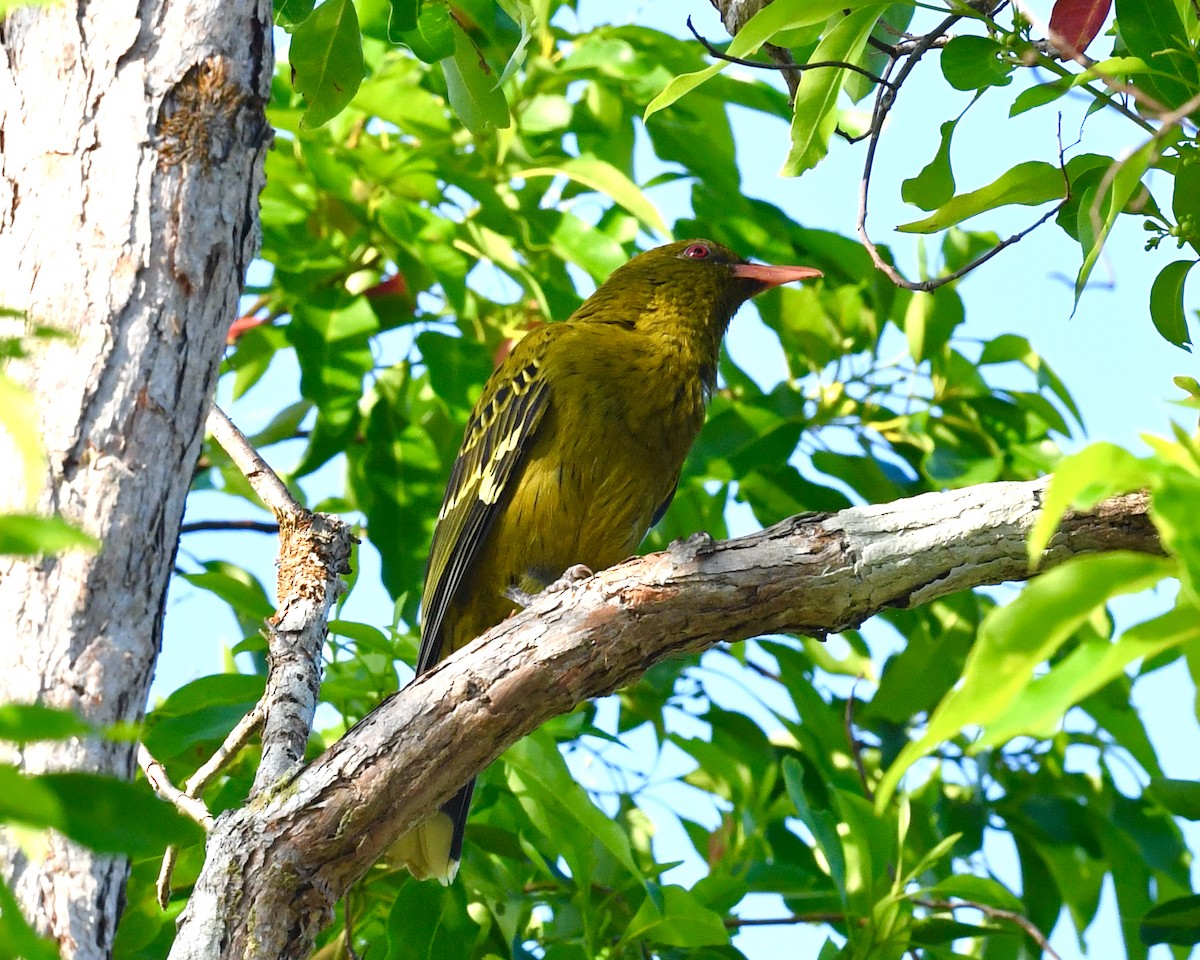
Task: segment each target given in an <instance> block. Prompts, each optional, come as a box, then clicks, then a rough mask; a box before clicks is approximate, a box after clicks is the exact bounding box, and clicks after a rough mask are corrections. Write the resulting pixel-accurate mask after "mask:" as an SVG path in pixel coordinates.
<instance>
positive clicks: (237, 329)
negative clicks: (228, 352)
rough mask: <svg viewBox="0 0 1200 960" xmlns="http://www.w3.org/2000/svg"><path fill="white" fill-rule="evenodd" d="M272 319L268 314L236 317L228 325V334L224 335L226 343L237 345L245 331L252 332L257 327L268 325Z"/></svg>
mask: <svg viewBox="0 0 1200 960" xmlns="http://www.w3.org/2000/svg"><path fill="white" fill-rule="evenodd" d="M271 319H272V317H271V315H270V314H269V313H264V314H257V315H256V314H247V315H246V316H244V317H238V318H237V319H236V320H234V321H233V323H231V324H230V325H229V332H228V333H227V334H225V342H226V343H237V340H238V337H240V336H241V335H242V334H243V333H245V332H246V331H247V330H253V329H254V328H255V327H257V326H261V325H262V324H264V323H268V322H269V321H270V320H271Z"/></svg>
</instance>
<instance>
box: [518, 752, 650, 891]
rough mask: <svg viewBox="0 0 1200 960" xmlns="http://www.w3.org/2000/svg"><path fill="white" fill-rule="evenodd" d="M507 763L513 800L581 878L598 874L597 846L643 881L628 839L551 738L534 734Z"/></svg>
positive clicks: (577, 876)
mask: <svg viewBox="0 0 1200 960" xmlns="http://www.w3.org/2000/svg"><path fill="white" fill-rule="evenodd" d="M504 764H505V769H506V771H507V774H508V785H509V789H510V790H511V791H512V793H513V796H515V797H516V798H517V800H518V801H520V803H521V806H522V807H524V809H525V812H526V813H527V814H528V816H529V818H530V819H531V820H532V821H533V823H534V825H535V826H537V828H538V829H539V830H541V831H542V832H543V833H544V834H545V835H546V836H547V837H552V838H555V839H556V840H559V841H560V842H561V843H562V844H563V848H564V857H565V858H566V859H567V862H568V864H569V865H570V867H571V870H572V872H573V873H574V874H575V876H576V878H577V879H578V878H579V877H580V876H581V875H588V874H590V872H591V870H592V867H593V864H592V862H591V861H592V859H593V858H594V856H595V854H594V853H593V852H592V843H593V841H595V842H598V843H599V844H600V845H601V846H602V847H604V849H606V850H607V851H608V852H609V854H611V855H612V857H613V859H615V860H616V861H617V863H618V864H620V865H621V866H622V867H624V868H625V870H626V871H627V872H628V873H629V875H630V877H632V878H635V879H636V880H638V881H639V882H643V878H642V872H641V870H640V869H639V868H638V865H637V863H636V862H635V861H634V859H633V851H632V849H631V848H630V845H629V837H628V835H627V834H626V833H625V831H624V830H622V829H621V825H620V824H619V823H617V822H616V821H614V820H612V819H611V818H609V817H608V816H607V815H606V814H605V813H603V812H602V811H601V810H600V809H599V808H598V807H597V806H596V805H595V804H594V803H592V801H591V799H590V798H589V797H588V795H587V793H586V791H585V790H584V789H583V788H582V787H581V786H580V785H579V784H578V783H576V782H575V781H574V780H573V779H572V778H571V775H570V773H569V772H568V771H567V766H566V764H565V763H564V762H563V759H562V755H561V754H560V753H559V752H558V747H557V746H556V745H555V743H554V741H553V740H552V739H550V737H549V736H548V735H547V734H546V733H544V732H543V731H539V732H537V733H533V734H531V735H530V736H528V737H526V738H525V739H524V740H521V741H519V742H518V743H517V744H515V745H514V746H512V747H509V748H508V750H507V751H505V753H504ZM568 852H571V854H572V855H569V856H568Z"/></svg>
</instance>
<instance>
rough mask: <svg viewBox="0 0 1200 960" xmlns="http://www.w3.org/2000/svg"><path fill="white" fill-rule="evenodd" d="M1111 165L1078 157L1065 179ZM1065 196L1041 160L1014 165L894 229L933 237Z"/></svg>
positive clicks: (1057, 175)
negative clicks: (1002, 210) (1008, 209)
mask: <svg viewBox="0 0 1200 960" xmlns="http://www.w3.org/2000/svg"><path fill="white" fill-rule="evenodd" d="M1108 163H1111V160H1110V159H1109V158H1108V157H1102V156H1099V155H1097V154H1081V155H1080V156H1078V157H1072V158H1071V159H1070V160H1069V161H1067V176H1068V177H1069V178H1070V179H1071V182H1072V183H1073V182H1074V181H1075V178H1076V177H1077V176H1079V175H1080V174H1081V173H1083V172H1084V171H1085V170H1088V169H1091V168H1093V167H1098V166H1101V165H1103V164H1108ZM1065 192H1066V181H1065V180H1064V179H1063V172H1062V170H1060V169H1059V168H1058V167H1056V166H1054V165H1053V164H1049V163H1045V162H1043V161H1041V160H1029V161H1026V162H1025V163H1018V164H1017V165H1016V166H1015V167H1013V168H1012V169H1011V170H1009V171H1008V172H1006V173H1004V174H1003V175H1001V176H1000V177H999V178H998V179H996V180H994V181H992V182H991V183H989V184H988V185H987V186H986V187H980V188H979V189H978V190H972V191H971V192H970V193H964V194H960V195H959V196H957V197H954V198H953V199H952V200H949V201H947V202H946V203H945V204H943V205H942V206H941V207H940V208H939V209H938V210H937V212H935V213H934V214H933V215H932V216H928V217H926V218H925V219H924V220H914V221H913V222H911V223H905V224H902V225H900V226H899V227H897V228H896V229H897V230H900V231H901V232H903V233H936V232H937V231H938V230H945V229H947V228H948V227H952V226H954V225H955V224H958V223H962V221H964V220H966V219H968V218H970V217H974V216H976V215H977V214H980V213H983V212H984V211H986V210H994V209H996V208H997V207H1004V206H1008V205H1009V204H1014V203H1016V204H1021V205H1022V206H1036V205H1037V204H1039V203H1047V202H1049V201H1051V200H1061V199H1062V197H1063V196H1064V195H1065Z"/></svg>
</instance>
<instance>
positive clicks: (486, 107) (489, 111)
mask: <svg viewBox="0 0 1200 960" xmlns="http://www.w3.org/2000/svg"><path fill="white" fill-rule="evenodd" d="M450 26H451V29H453V31H454V55H453V56H451V57H445V58H444V59H442V60H439V61H438V63H439V64H440V65H441V68H442V73H443V74H444V75H445V77H446V96H447V99H449V101H450V106H451V107H452V108H453V110H454V112H455V113H456V114H457V115H458V119H459V120H461V121H462V122H463V126H465V127H466V128H467V129H468V130H470V131H471V133H473V134H475V136H481V135H482V134H484V133H486V132H487V131H488V130H491V129H493V128H495V129H497V130H503V129H504V128H506V127H507V126H508V125H509V123H510V122H511V118H510V117H509V112H508V99H507V98H506V97H505V96H504V91H503V90H502V89H501V88H500V83H499V80H498V79H497V78H496V76H495V75H494V73H493V72H492V68H491V66H490V65H489V64H488V62H487V60H486V59H485V58H484V55H483V51H481V50H480V49H479V47H477V46H476V45H475V41H474V40H473V39H471V35H470V34H469V33H467V31H466V30H464V29H463V28H462V26H461V25H460V24H459V22H458V21H457V20H455V19H454V18H453V17H451V23H450Z"/></svg>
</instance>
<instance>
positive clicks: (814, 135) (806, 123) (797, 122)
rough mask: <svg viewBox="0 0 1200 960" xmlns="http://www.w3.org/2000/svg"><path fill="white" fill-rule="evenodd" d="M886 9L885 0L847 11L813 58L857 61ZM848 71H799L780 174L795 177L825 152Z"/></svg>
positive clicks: (834, 69) (809, 167)
mask: <svg viewBox="0 0 1200 960" xmlns="http://www.w3.org/2000/svg"><path fill="white" fill-rule="evenodd" d="M767 9H770V8H769V7H768V8H767ZM885 10H887V5H886V4H874V5H870V6H865V7H863V8H862V9H860V10H854V11H853V12H851V13H849V14H847V15H846V16H845V17H843V18H842V19H841V20H839V21H838V23H837V24H836V25H835V26H834V27H833V28H832V29H831V30H830V31H829V32H828V33H826V34H825V36H824V37H823V38H822V39H821V42H820V43H819V44H817V48H816V50H814V51H813V53H812V57H811V59H812V61H813V62H814V63H816V62H825V61H833V62H840V63H857V62H858V59H859V58H860V56H861V55H862V52H863V48H864V47H865V46H866V44H867V39H868V38H869V37H870V36H871V31H872V30H874V29H875V24H876V22H877V21H878V20H879V17H880V15H881V14H882V13H883V12H884V11H885ZM743 29H745V28H743ZM848 74H849V71H847V70H842V69H838V68H826V67H821V68H817V69H813V70H805V71H804V72H803V73H802V74H801V75H800V86H799V88H798V89H797V90H796V107H795V113H794V114H793V116H792V146H791V149H790V150H789V151H788V155H787V159H786V160H784V162H783V169H782V170H781V171H780V175H781V176H784V177H797V176H799V175H800V174H802V173H803V172H804V171H805V170H809V169H811V168H812V167H814V166H815V165H816V163H817V161H818V160H820V159H821V158H822V157H823V156H825V154H826V153H828V151H829V138H830V137H831V136H833V131H834V129H835V128H836V127H837V100H838V94H839V93H841V91H842V87H843V85H844V84H845V82H846V77H847V75H848Z"/></svg>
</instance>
